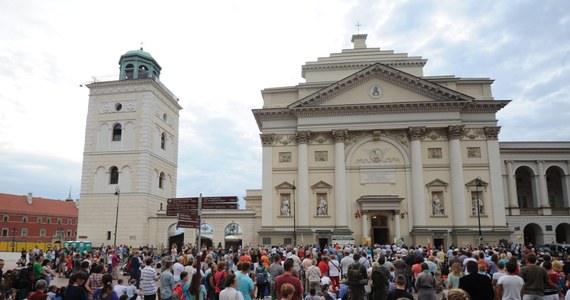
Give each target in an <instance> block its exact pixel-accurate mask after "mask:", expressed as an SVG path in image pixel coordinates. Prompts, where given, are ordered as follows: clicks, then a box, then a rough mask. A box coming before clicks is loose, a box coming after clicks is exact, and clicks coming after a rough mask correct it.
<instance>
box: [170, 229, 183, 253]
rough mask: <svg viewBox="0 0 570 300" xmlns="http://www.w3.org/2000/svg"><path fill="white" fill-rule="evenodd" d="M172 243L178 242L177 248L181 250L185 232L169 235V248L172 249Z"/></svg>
mask: <svg viewBox="0 0 570 300" xmlns="http://www.w3.org/2000/svg"><path fill="white" fill-rule="evenodd" d="M172 244H176V249H178V251H181V250H182V245H183V244H184V232H183V233H179V234H175V235H173V236H171V237H169V238H168V249H172Z"/></svg>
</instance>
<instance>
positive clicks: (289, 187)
mask: <svg viewBox="0 0 570 300" xmlns="http://www.w3.org/2000/svg"><path fill="white" fill-rule="evenodd" d="M275 189H276V190H293V189H295V186H294V185H292V184H290V183H289V182H287V181H283V182H282V183H280V184H278V185H276V186H275Z"/></svg>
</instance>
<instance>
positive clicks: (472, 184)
mask: <svg viewBox="0 0 570 300" xmlns="http://www.w3.org/2000/svg"><path fill="white" fill-rule="evenodd" d="M487 185H489V183H488V182H485V181H483V180H481V179H479V178H475V179H473V180H471V181H469V182H467V183H466V184H465V186H470V187H477V186H482V187H486V186H487Z"/></svg>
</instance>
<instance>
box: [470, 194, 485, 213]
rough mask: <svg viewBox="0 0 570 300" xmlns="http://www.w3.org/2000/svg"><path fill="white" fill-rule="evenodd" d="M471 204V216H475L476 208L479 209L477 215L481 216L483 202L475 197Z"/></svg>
mask: <svg viewBox="0 0 570 300" xmlns="http://www.w3.org/2000/svg"><path fill="white" fill-rule="evenodd" d="M471 203H472V207H471V211H472V212H473V215H474V216H476V215H477V207H479V214H480V215H482V214H483V208H484V207H483V201H481V199H479V198H478V197H477V196H475V197H473V199H472V200H471Z"/></svg>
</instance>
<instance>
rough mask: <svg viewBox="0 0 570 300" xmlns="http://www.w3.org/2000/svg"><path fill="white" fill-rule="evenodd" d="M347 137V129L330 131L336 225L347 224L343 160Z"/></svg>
mask: <svg viewBox="0 0 570 300" xmlns="http://www.w3.org/2000/svg"><path fill="white" fill-rule="evenodd" d="M347 137H348V131H347V130H333V131H332V138H333V140H334V200H335V202H334V204H335V210H334V215H335V225H336V226H337V227H345V226H348V222H347V213H348V212H349V211H350V209H349V205H348V201H347V199H346V163H345V160H344V140H345V139H346V138H347Z"/></svg>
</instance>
